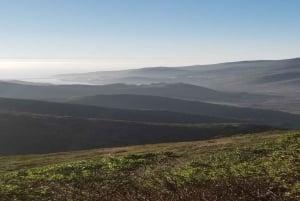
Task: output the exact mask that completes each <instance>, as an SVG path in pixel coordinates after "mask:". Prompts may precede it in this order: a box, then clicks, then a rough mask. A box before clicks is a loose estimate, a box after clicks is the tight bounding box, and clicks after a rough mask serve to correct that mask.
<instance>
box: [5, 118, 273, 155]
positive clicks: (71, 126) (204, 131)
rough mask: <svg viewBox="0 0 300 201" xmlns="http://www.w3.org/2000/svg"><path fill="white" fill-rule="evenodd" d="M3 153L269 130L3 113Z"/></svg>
mask: <svg viewBox="0 0 300 201" xmlns="http://www.w3.org/2000/svg"><path fill="white" fill-rule="evenodd" d="M0 125H1V126H0V154H5V155H7V154H37V153H50V152H61V151H70V150H83V149H92V148H103V147H118V146H127V145H142V144H153V143H161V142H178V141H193V140H200V139H209V138H213V137H217V136H228V135H233V134H238V133H249V132H254V131H257V132H259V131H266V130H269V129H271V127H269V126H263V125H250V124H210V125H188V124H187V125H182V124H175V125H174V124H153V123H152V124H150V123H137V122H128V121H116V120H100V119H87V118H78V117H77V118H76V117H63V116H49V115H34V114H24V113H23V114H20V113H0Z"/></svg>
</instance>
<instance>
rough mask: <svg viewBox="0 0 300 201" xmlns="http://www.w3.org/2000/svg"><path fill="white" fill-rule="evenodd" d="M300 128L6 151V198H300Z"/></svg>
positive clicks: (2, 161) (1, 188)
mask: <svg viewBox="0 0 300 201" xmlns="http://www.w3.org/2000/svg"><path fill="white" fill-rule="evenodd" d="M299 178H300V131H286V132H284V131H273V132H267V133H260V134H252V135H243V136H234V137H227V138H220V139H212V140H208V141H197V142H181V143H165V144H157V145H145V146H132V147H124V148H112V149H100V150H99V149H98V150H90V151H79V152H66V153H57V154H48V155H28V156H9V157H5V156H2V157H0V200H1V201H2V200H4V201H6V200H9V201H10V200H22V201H23V200H25V201H27V200H39V201H42V200H104V201H105V200H107V201H114V200H149V201H150V200H151V201H152V200H153V201H154V200H166V201H169V200H170V201H171V200H172V201H173V200H181V201H183V200H186V201H192V200H253V201H254V200H274V201H275V200H299V199H300V179H299Z"/></svg>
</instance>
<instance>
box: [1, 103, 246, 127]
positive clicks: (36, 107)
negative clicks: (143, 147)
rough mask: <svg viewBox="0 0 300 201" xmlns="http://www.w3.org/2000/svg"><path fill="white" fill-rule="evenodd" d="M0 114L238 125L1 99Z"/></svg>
mask: <svg viewBox="0 0 300 201" xmlns="http://www.w3.org/2000/svg"><path fill="white" fill-rule="evenodd" d="M0 111H3V112H16V113H27V114H41V115H54V116H56V115H57V116H65V117H81V118H96V119H111V120H124V121H137V122H156V123H229V122H241V121H240V120H237V119H230V118H229V119H227V118H222V117H213V116H207V115H191V114H182V113H178V112H171V111H155V110H151V111H142V110H129V109H127V110H126V109H114V108H105V107H96V106H86V105H76V104H67V103H52V102H43V101H35V100H20V99H7V98H0Z"/></svg>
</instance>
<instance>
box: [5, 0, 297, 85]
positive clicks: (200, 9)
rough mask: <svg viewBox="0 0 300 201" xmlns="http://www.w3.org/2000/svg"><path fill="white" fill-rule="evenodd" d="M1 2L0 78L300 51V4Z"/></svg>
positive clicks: (283, 56) (258, 57)
mask: <svg viewBox="0 0 300 201" xmlns="http://www.w3.org/2000/svg"><path fill="white" fill-rule="evenodd" d="M0 2H1V7H0V25H1V26H0V44H1V45H0V79H18V78H24V77H38V76H49V75H53V74H61V73H80V72H90V71H101V70H121V69H129V68H141V67H149V66H150V67H152V66H183V65H198V64H212V63H220V62H232V61H243V60H261V59H263V60H265V59H267V60H269V59H286V58H294V57H299V52H300V39H299V35H300V28H299V26H296V25H297V24H298V22H299V19H300V13H299V12H298V8H299V6H300V2H299V1H295V0H289V1H280V0H272V1H271V0H267V1H259V0H256V1H251V2H245V1H239V2H237V1H233V0H218V1H198V0H188V1H184V2H183V1H180V0H172V1H171V0H166V1H156V0H154V1H137V0H124V1H118V0H112V1H96V0H89V1H79V0H74V1H68V0H60V1H57V0H51V1H49V0H45V1H37V0H30V1H17V0H9V1H8V0H0ZM232 5H234V6H232Z"/></svg>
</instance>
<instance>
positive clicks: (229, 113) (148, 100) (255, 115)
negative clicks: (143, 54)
mask: <svg viewBox="0 0 300 201" xmlns="http://www.w3.org/2000/svg"><path fill="white" fill-rule="evenodd" d="M71 103H79V104H85V105H95V106H101V107H111V108H122V109H135V110H136V109H139V110H141V109H142V110H162V111H173V112H179V113H186V114H194V115H204V116H205V115H206V116H213V117H220V118H227V119H239V120H241V121H248V122H254V123H263V124H269V125H274V126H282V127H294V128H299V125H300V115H293V114H289V113H284V112H278V111H271V110H262V109H252V108H241V107H234V106H225V105H218V104H211V103H204V102H197V101H188V100H180V99H174V98H165V97H158V96H145V95H125V94H123V95H97V96H90V97H84V98H79V99H78V100H74V101H72V102H71Z"/></svg>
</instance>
